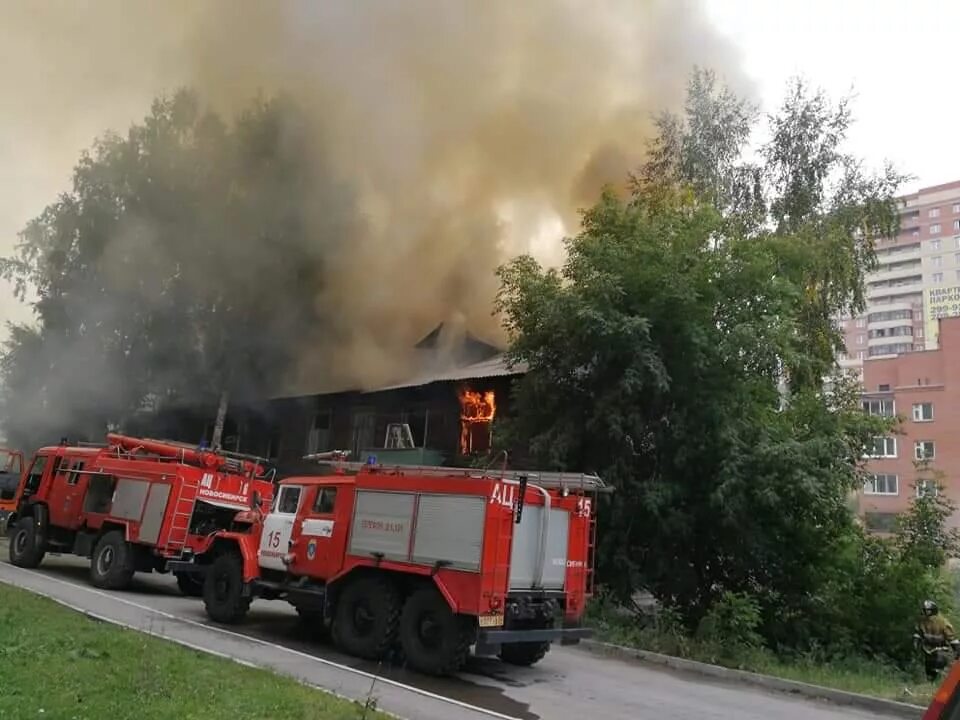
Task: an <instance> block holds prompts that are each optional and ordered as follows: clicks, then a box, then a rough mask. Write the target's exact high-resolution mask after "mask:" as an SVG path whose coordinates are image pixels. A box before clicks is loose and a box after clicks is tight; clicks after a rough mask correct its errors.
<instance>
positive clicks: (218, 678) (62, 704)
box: [0, 584, 386, 720]
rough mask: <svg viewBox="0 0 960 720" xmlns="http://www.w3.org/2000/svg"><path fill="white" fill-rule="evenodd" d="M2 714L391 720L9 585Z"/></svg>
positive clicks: (145, 719) (4, 601)
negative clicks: (83, 613) (80, 612)
mask: <svg viewBox="0 0 960 720" xmlns="http://www.w3.org/2000/svg"><path fill="white" fill-rule="evenodd" d="M0 718H3V719H4V720H6V719H7V718H10V719H11V720H12V719H14V718H16V720H23V718H49V719H50V720H88V719H89V720H103V718H113V719H115V720H120V719H123V718H136V720H154V719H155V720H168V719H169V718H177V719H178V720H243V719H245V718H250V719H251V720H253V719H256V720H355V719H358V718H367V720H386V716H385V715H383V714H382V713H377V712H375V711H374V710H371V709H369V708H368V709H367V711H366V713H365V712H364V708H363V707H362V706H361V705H360V704H358V703H351V702H348V701H345V700H340V699H339V698H336V697H334V696H332V695H328V694H327V693H324V692H321V691H319V690H315V689H313V688H309V687H307V686H305V685H301V684H300V683H298V682H296V681H295V680H291V679H288V678H284V677H281V676H279V675H274V674H273V673H270V672H268V671H266V670H258V669H255V668H249V667H244V666H242V665H238V664H236V663H232V662H230V661H229V660H225V659H222V658H218V657H215V656H211V655H206V654H204V653H201V652H195V651H192V650H189V649H187V648H184V647H182V646H180V645H176V644H174V643H172V642H166V641H164V640H159V639H157V638H153V637H150V636H148V635H143V634H140V633H137V632H134V631H132V630H125V629H123V628H119V627H116V626H113V625H110V624H108V623H103V622H98V621H96V620H94V619H91V618H89V617H87V616H85V615H81V614H79V613H75V612H73V611H72V610H68V609H66V608H64V607H62V606H60V605H58V604H56V603H55V602H53V601H51V600H48V599H46V598H43V597H39V596H37V595H34V594H32V593H29V592H27V591H25V590H19V589H17V588H13V587H10V586H8V585H3V584H0Z"/></svg>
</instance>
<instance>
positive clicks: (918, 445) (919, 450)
mask: <svg viewBox="0 0 960 720" xmlns="http://www.w3.org/2000/svg"><path fill="white" fill-rule="evenodd" d="M936 455H937V451H936V447H935V446H934V444H933V440H918V441H917V442H915V443H914V444H913V457H914V458H915V459H916V460H933V459H934V458H935V457H936Z"/></svg>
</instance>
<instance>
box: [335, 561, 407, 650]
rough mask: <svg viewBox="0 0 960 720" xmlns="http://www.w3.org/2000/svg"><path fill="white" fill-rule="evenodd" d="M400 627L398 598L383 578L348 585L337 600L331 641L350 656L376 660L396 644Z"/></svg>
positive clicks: (394, 590)
mask: <svg viewBox="0 0 960 720" xmlns="http://www.w3.org/2000/svg"><path fill="white" fill-rule="evenodd" d="M399 624H400V596H399V594H398V593H397V589H396V587H394V585H393V583H391V582H389V581H388V580H386V579H384V578H382V577H375V576H372V577H364V578H360V579H358V580H354V581H353V582H350V583H349V584H348V585H347V586H346V587H345V588H344V589H343V591H342V592H341V593H340V597H339V598H338V599H337V606H336V610H334V616H333V628H332V631H333V641H334V642H335V643H336V644H337V646H338V647H339V648H340V649H341V650H343V651H344V652H345V653H347V654H349V655H355V656H356V657H361V658H365V659H367V660H379V659H380V658H382V657H384V656H385V655H386V654H387V652H388V651H389V650H390V646H391V645H393V643H394V642H395V640H396V637H397V628H398V626H399Z"/></svg>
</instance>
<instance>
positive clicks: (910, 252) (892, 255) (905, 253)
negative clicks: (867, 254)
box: [877, 242, 921, 271]
mask: <svg viewBox="0 0 960 720" xmlns="http://www.w3.org/2000/svg"><path fill="white" fill-rule="evenodd" d="M920 254H921V253H920V243H919V242H912V243H909V244H904V245H894V246H892V247H889V248H884V249H883V250H879V251H877V262H879V263H880V268H879V270H880V271H882V270H883V266H884V265H885V264H887V263H899V262H904V261H907V260H919V259H920Z"/></svg>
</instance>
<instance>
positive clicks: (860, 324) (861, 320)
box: [857, 318, 867, 328]
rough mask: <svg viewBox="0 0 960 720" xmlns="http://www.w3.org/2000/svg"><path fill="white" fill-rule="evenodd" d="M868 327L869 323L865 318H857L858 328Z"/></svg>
mask: <svg viewBox="0 0 960 720" xmlns="http://www.w3.org/2000/svg"><path fill="white" fill-rule="evenodd" d="M866 326H867V321H866V319H865V318H857V327H858V328H862V327H866Z"/></svg>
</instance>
